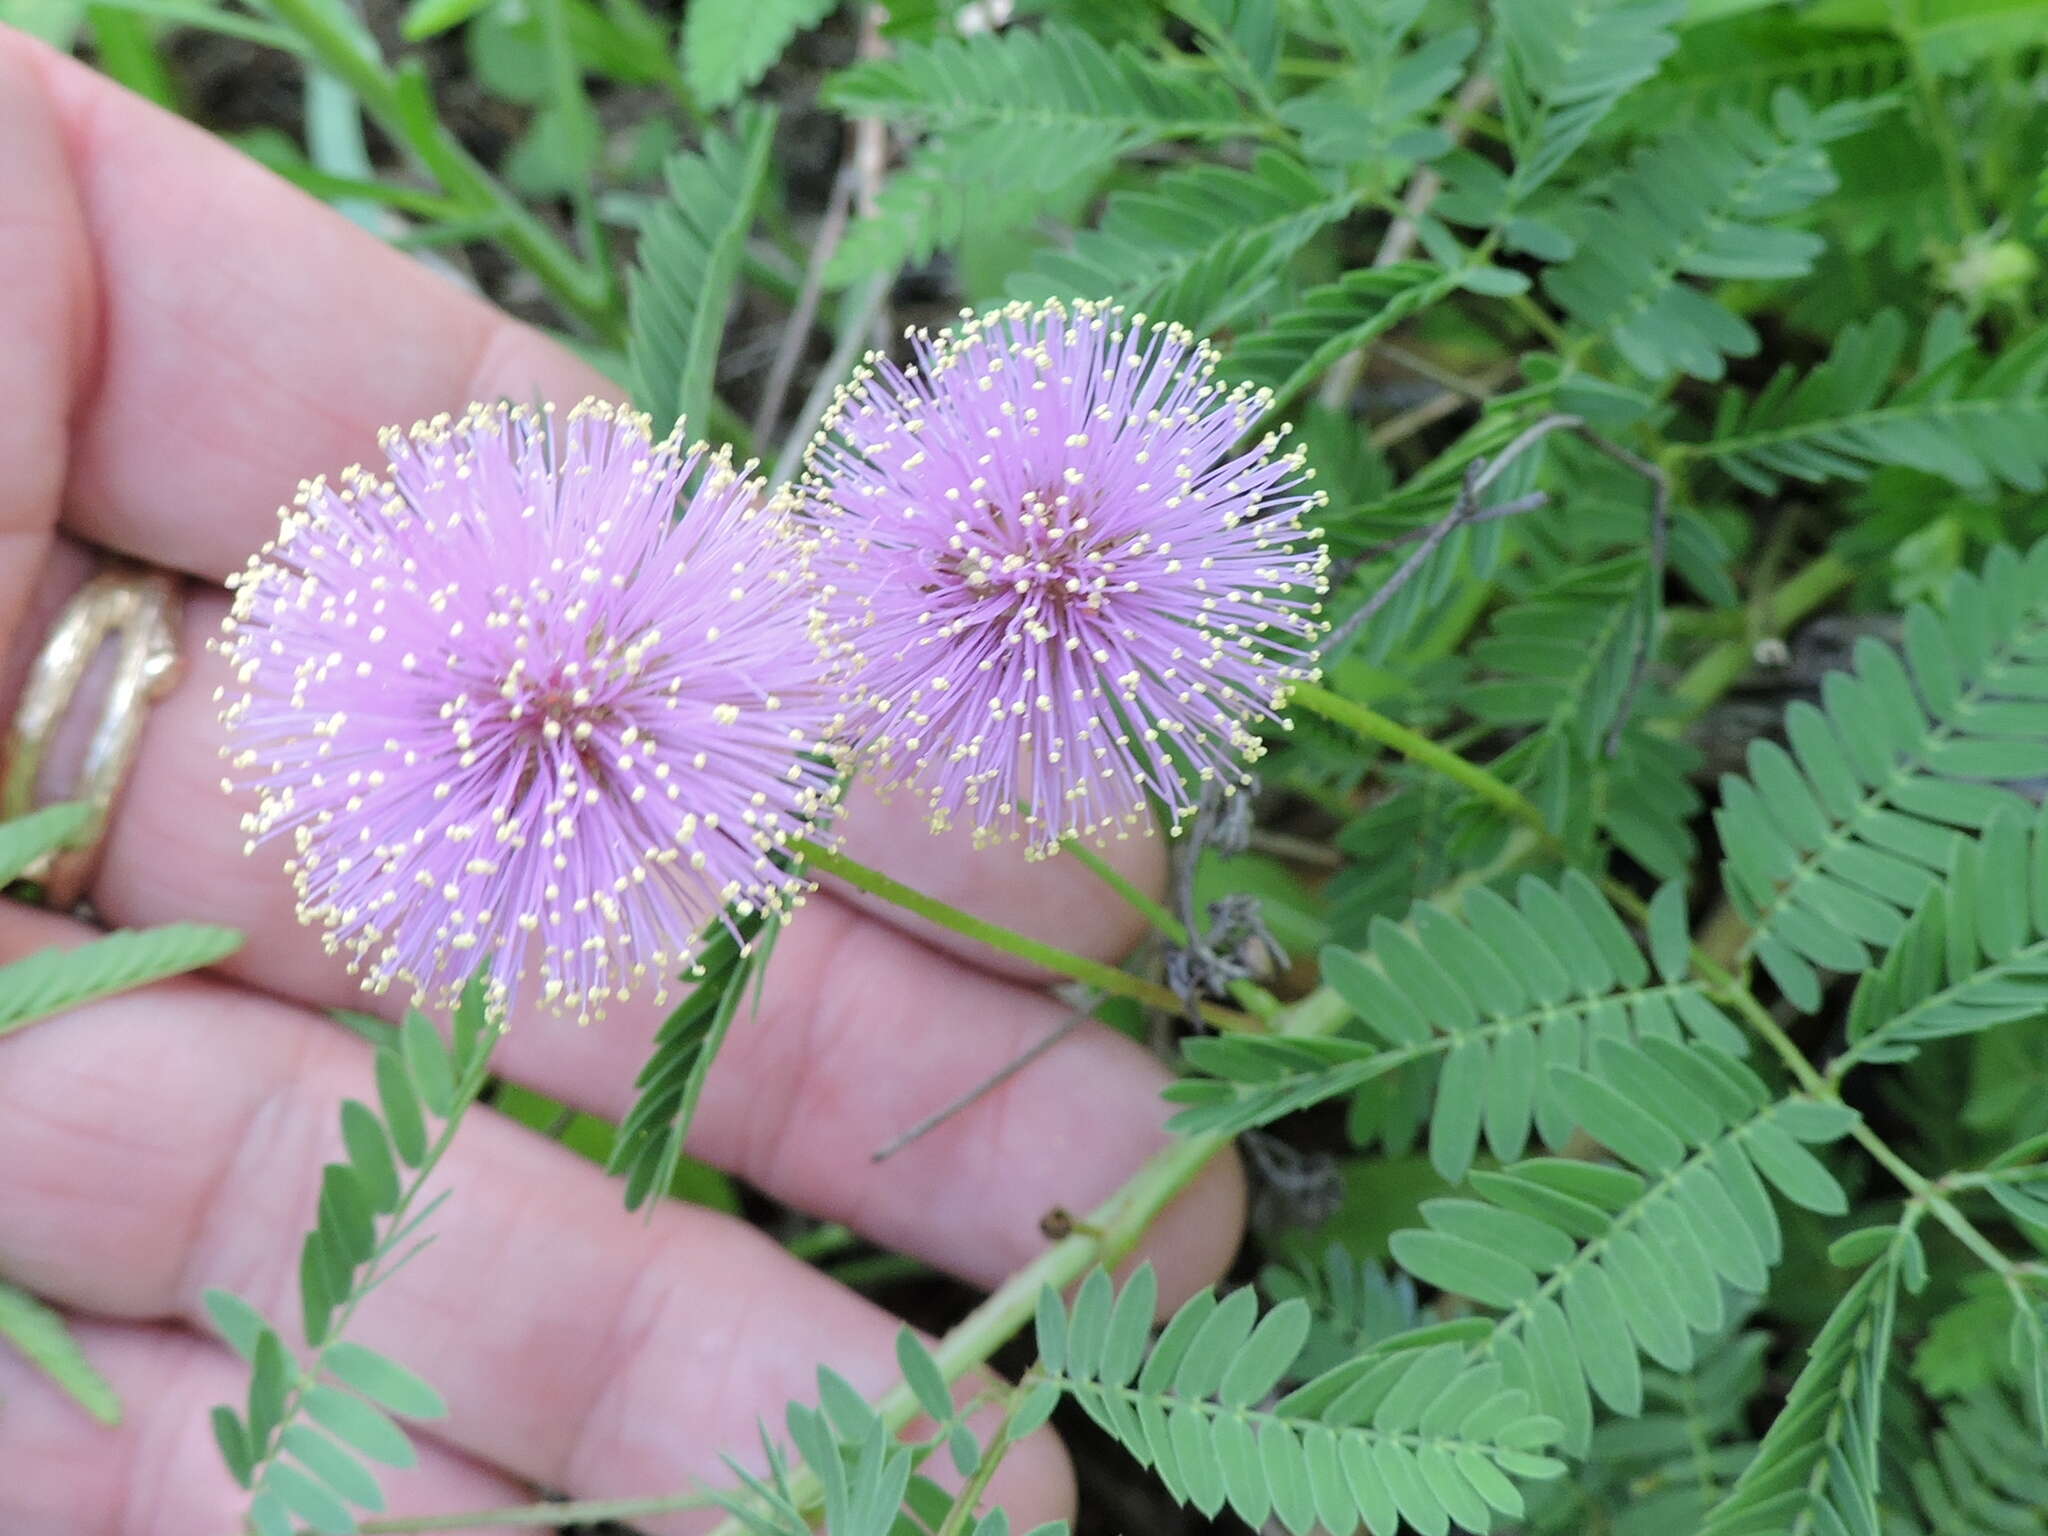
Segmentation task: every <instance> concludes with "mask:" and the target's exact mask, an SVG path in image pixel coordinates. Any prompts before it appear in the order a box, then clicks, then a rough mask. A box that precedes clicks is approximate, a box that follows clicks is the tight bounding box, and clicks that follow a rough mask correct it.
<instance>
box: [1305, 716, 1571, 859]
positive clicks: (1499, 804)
mask: <svg viewBox="0 0 2048 1536" xmlns="http://www.w3.org/2000/svg"><path fill="white" fill-rule="evenodd" d="M1294 702H1295V703H1297V704H1300V705H1302V706H1303V707H1305V708H1307V709H1308V710H1310V711H1312V712H1313V713H1315V714H1318V715H1321V716H1322V717H1323V718H1324V719H1325V720H1329V721H1332V722H1334V723H1335V724H1337V725H1341V726H1343V727H1345V728H1346V729H1347V730H1350V731H1351V732H1353V733H1354V734H1356V735H1359V736H1362V737H1364V738H1365V739H1366V740H1368V741H1376V742H1379V743H1380V744H1381V745H1382V746H1386V747H1391V748H1392V749H1393V750H1394V751H1396V752H1398V753H1400V754H1401V756H1403V757H1405V758H1407V759H1408V761H1409V762H1411V763H1414V764H1415V765H1416V766H1418V767H1421V768H1427V769H1429V770H1430V771H1431V772H1433V773H1438V774H1441V775H1443V777H1445V778H1447V779H1449V780H1451V781H1452V782H1453V783H1456V784H1461V785H1463V786H1464V787H1465V788H1466V789H1469V790H1471V791H1472V793H1473V794H1475V795H1477V796H1478V797H1479V798H1480V799H1482V800H1484V801H1486V802H1487V803H1488V804H1489V805H1492V806H1494V807H1495V808H1496V809H1498V810H1501V811H1504V812H1506V813H1507V814H1508V816H1510V817H1511V818H1513V819H1514V820H1516V821H1519V822H1520V823H1522V825H1523V826H1525V827H1528V828H1529V829H1530V830H1531V831H1532V832H1535V833H1536V834H1537V836H1538V837H1539V838H1540V839H1541V840H1542V841H1543V843H1544V844H1545V845H1546V846H1547V847H1549V848H1550V849H1552V850H1553V851H1555V850H1557V849H1558V848H1560V847H1561V845H1560V844H1559V842H1558V839H1557V835H1556V834H1555V833H1554V832H1552V831H1551V830H1550V824H1549V822H1548V821H1547V820H1545V818H1544V815H1543V812H1542V811H1540V810H1538V809H1537V808H1536V807H1535V805H1533V804H1532V803H1531V802H1530V801H1529V799H1528V797H1527V796H1525V795H1524V794H1523V793H1522V792H1521V791H1520V790H1518V789H1516V788H1515V787H1514V786H1513V785H1512V784H1509V783H1508V782H1507V781H1506V780H1504V779H1501V778H1498V777H1496V776H1495V775H1493V774H1491V773H1488V772H1487V771H1486V770H1485V769H1484V768H1481V767H1480V766H1479V765H1478V764H1476V763H1474V762H1471V761H1469V760H1468V759H1466V758H1463V757H1460V756H1459V755H1458V754H1457V753H1455V752H1453V751H1451V750H1450V748H1448V747H1442V746H1439V745H1437V743H1435V742H1433V741H1431V740H1430V739H1429V738H1428V737H1427V736H1425V735H1423V734H1422V733H1421V732H1420V731H1416V730H1411V729H1410V728H1409V727H1407V726H1405V725H1402V724H1401V723H1400V722H1399V721H1396V720H1389V719H1388V718H1387V717H1386V716H1385V715H1383V714H1381V713H1380V712H1379V711H1378V710H1375V709H1368V708H1367V707H1366V706H1365V705H1363V704H1359V703H1356V702H1354V701H1353V700H1351V699H1347V698H1345V697H1343V696H1342V695H1341V694H1336V693H1332V692H1331V691H1330V690H1329V689H1327V688H1324V687H1322V686H1321V685H1320V684H1317V683H1303V684H1301V685H1300V686H1299V687H1297V688H1296V689H1295V690H1294Z"/></svg>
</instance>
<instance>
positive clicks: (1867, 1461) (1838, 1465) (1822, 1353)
mask: <svg viewBox="0 0 2048 1536" xmlns="http://www.w3.org/2000/svg"><path fill="white" fill-rule="evenodd" d="M1900 1252H1901V1250H1900V1249H1899V1248H1896V1247H1895V1248H1894V1249H1892V1250H1891V1251H1890V1252H1889V1253H1888V1254H1887V1255H1886V1256H1885V1257H1884V1258H1883V1259H1881V1260H1879V1261H1878V1262H1877V1263H1876V1264H1873V1265H1872V1266H1871V1267H1870V1268H1869V1269H1868V1270H1866V1271H1864V1273H1863V1274H1862V1276H1861V1277H1859V1278H1858V1280H1857V1281H1856V1283H1855V1284H1854V1285H1853V1286H1851V1287H1850V1288H1849V1291H1848V1294H1846V1295H1845V1296H1843V1298H1842V1299H1841V1301H1840V1302H1838V1303H1837V1304H1836V1306H1835V1310H1834V1312H1833V1314H1832V1315H1831V1316H1830V1317H1829V1318H1828V1320H1827V1323H1826V1325H1825V1326H1824V1327H1823V1328H1822V1329H1821V1331H1820V1335H1819V1336H1818V1337H1817V1338H1816V1339H1815V1340H1814V1341H1813V1345H1812V1347H1811V1349H1810V1350H1809V1351H1808V1352H1807V1361H1806V1365H1805V1368H1804V1369H1803V1370H1801V1371H1800V1373H1799V1379H1798V1380H1797V1381H1795V1382H1794V1383H1793V1384H1792V1391H1791V1393H1790V1395H1789V1396H1788V1397H1787V1398H1786V1401H1785V1406H1784V1407H1783V1408H1782V1409H1780V1410H1779V1412H1778V1417H1777V1418H1776V1419H1775V1420H1774V1421H1773V1422H1772V1424H1771V1428H1770V1430H1769V1431H1768V1432H1767V1433H1766V1434H1765V1435H1764V1438H1763V1443H1762V1444H1761V1445H1760V1446H1759V1447H1758V1448H1757V1454H1756V1458H1755V1460H1753V1461H1752V1462H1750V1464H1749V1466H1748V1467H1747V1468H1745V1469H1744V1471H1743V1474H1742V1476H1741V1478H1740V1479H1739V1480H1737V1482H1736V1484H1735V1486H1734V1488H1732V1489H1731V1490H1730V1491H1729V1493H1728V1495H1727V1497H1726V1498H1724V1499H1723V1500H1722V1501H1721V1503H1720V1504H1718V1505H1717V1506H1716V1507H1715V1508H1714V1510H1713V1512H1712V1514H1711V1515H1710V1516H1709V1517H1708V1519H1707V1522H1706V1524H1705V1526H1704V1527H1702V1536H1741V1533H1747V1532H1752V1531H1756V1530H1758V1529H1761V1528H1766V1527H1765V1526H1763V1525H1762V1524H1760V1522H1768V1526H1767V1528H1768V1529H1771V1530H1774V1531H1783V1532H1785V1533H1786V1536H1836V1533H1838V1532H1845V1531H1876V1530H1878V1529H1879V1523H1878V1509H1877V1501H1878V1494H1879V1465H1878V1457H1879V1443H1880V1436H1881V1434H1882V1432H1883V1421H1884V1402H1883V1399H1884V1384H1885V1371H1886V1368H1887V1366H1888V1364H1889V1359H1890V1354H1891V1343H1892V1324H1893V1320H1894V1317H1895V1316H1896V1313H1897V1310H1898V1282H1899V1262H1898V1256H1899V1254H1900Z"/></svg>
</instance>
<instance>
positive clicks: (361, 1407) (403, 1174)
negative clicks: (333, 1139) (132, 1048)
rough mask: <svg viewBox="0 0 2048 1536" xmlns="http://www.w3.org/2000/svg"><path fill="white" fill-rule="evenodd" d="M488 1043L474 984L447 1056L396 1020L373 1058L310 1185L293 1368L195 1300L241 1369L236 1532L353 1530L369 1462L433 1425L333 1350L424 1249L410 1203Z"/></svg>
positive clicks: (264, 1340) (353, 1354) (391, 1387)
mask: <svg viewBox="0 0 2048 1536" xmlns="http://www.w3.org/2000/svg"><path fill="white" fill-rule="evenodd" d="M500 1028H501V1026H500V1025H499V1024H498V1023H497V1022H496V1021H494V1020H492V1019H491V1018H490V1017H489V1016H488V1008H487V1004H486V1002H485V997H484V989H483V984H482V981H481V980H480V979H479V980H475V981H472V982H471V983H470V986H469V987H468V989H467V990H466V991H465V992H464V994H463V997H462V1001H461V1004H460V1006H459V1007H458V1008H457V1009H456V1012H455V1017H454V1021H453V1026H452V1030H451V1037H452V1038H451V1040H450V1041H449V1042H446V1043H444V1042H443V1041H442V1039H441V1036H440V1034H439V1032H438V1031H437V1030H436V1029H435V1028H434V1026H433V1024H432V1023H431V1022H429V1021H428V1020H427V1019H426V1018H425V1017H424V1016H422V1015H420V1014H418V1013H412V1014H409V1015H407V1017H406V1020H405V1023H404V1025H403V1026H402V1027H401V1028H400V1029H399V1030H398V1031H396V1038H395V1039H394V1040H393V1041H391V1042H390V1043H388V1044H384V1045H381V1046H379V1047H378V1048H377V1053H376V1080H377V1096H378V1106H377V1107H376V1108H374V1109H373V1108H372V1107H371V1106H369V1105H367V1104H364V1103H361V1102H359V1101H357V1100H354V1099H351V1100H349V1101H347V1102H346V1103H344V1104H343V1105H342V1107H341V1134H342V1144H343V1146H344V1147H345V1148H346V1150H347V1156H346V1157H345V1159H344V1160H343V1161H340V1162H335V1163H329V1164H328V1165H327V1166H326V1167H325V1168H323V1169H322V1170H321V1175H320V1200H319V1212H318V1218H317V1220H316V1221H315V1223H314V1225H313V1227H312V1229H311V1230H310V1231H308V1232H307V1234H306V1238H305V1242H304V1244H303V1246H302V1248H301V1250H300V1256H299V1286H298V1291H299V1295H298V1302H299V1318H298V1325H299V1330H300V1333H301V1336H302V1337H303V1338H304V1340H305V1344H306V1349H307V1353H306V1355H305V1357H304V1358H303V1359H300V1358H297V1357H295V1356H294V1354H293V1352H292V1350H291V1346H290V1345H289V1344H287V1343H286V1341H285V1335H284V1334H283V1333H282V1332H281V1331H280V1330H279V1329H278V1328H277V1327H276V1326H275V1325H274V1324H273V1323H272V1322H271V1321H270V1320H269V1319H267V1318H266V1317H264V1316H263V1314H262V1313H261V1312H259V1311H258V1310H257V1309H256V1308H255V1307H253V1306H251V1305H250V1304H249V1303H248V1302H247V1301H245V1300H243V1299H242V1298H241V1297H239V1296H237V1295H235V1294H234V1293H233V1292H231V1291H224V1290H209V1291H208V1292H207V1293H206V1297H205V1300H206V1310H207V1313H208V1315H209V1316H210V1317H211V1319H212V1320H213V1325H214V1327H215V1328H216V1329H217V1330H218V1331H219V1333H220V1335H221V1337H222V1338H223V1339H224V1340H226V1342H227V1343H228V1345H229V1347H230V1348H232V1349H233V1350H234V1351H235V1353H236V1354H238V1355H240V1356H241V1357H242V1359H243V1360H244V1361H245V1362H247V1364H248V1366H249V1369H250V1376H249V1391H248V1395H247V1398H246V1400H245V1401H244V1403H243V1404H242V1405H241V1406H240V1408H239V1410H238V1409H237V1407H236V1406H234V1405H231V1404H226V1403H223V1404H221V1405H219V1406H217V1407H216V1408H215V1409H214V1410H213V1432H214V1443H215V1445H216V1446H217V1447H218V1448H219V1450H220V1455H221V1460H222V1461H223V1463H225V1465H226V1466H227V1469H228V1472H229V1475H230V1476H232V1477H233V1478H234V1479H235V1481H236V1482H237V1483H238V1484H239V1485H240V1486H241V1487H243V1488H245V1489H248V1490H249V1492H250V1495H251V1499H250V1504H249V1521H250V1523H251V1525H252V1526H253V1527H254V1528H255V1529H256V1530H257V1531H259V1532H261V1533H263V1536H270V1533H271V1532H274V1531H277V1532H289V1531H292V1530H294V1529H295V1528H296V1526H295V1522H303V1523H304V1524H306V1525H309V1526H311V1527H312V1528H313V1529H314V1530H316V1531H320V1532H340V1533H348V1532H352V1531H354V1530H355V1529H356V1516H355V1514H354V1512H353V1511H354V1509H356V1508H360V1509H366V1510H369V1511H372V1512H376V1511H379V1510H382V1509H383V1508H384V1497H383V1493H382V1491H381V1489H380V1487H379V1485H378V1482H377V1477H376V1474H375V1473H374V1472H373V1471H372V1470H371V1468H370V1467H369V1465H368V1463H369V1462H378V1463H381V1464H383V1465H386V1466H392V1467H401V1468H402V1467H410V1466H412V1465H413V1464H414V1462H415V1460H416V1455H415V1452H414V1450H413V1447H412V1443H411V1441H410V1440H409V1439H408V1438H407V1437H406V1434H405V1431H404V1430H403V1429H402V1428H400V1427H399V1425H398V1423H397V1422H396V1419H397V1418H409V1419H437V1418H441V1417H443V1416H444V1415H445V1414H446V1413H447V1408H446V1406H445V1405H444V1404H443V1403H442V1401H441V1396H440V1394H439V1393H438V1392H436V1391H435V1390H434V1389H433V1388H432V1387H431V1386H429V1385H428V1384H427V1383H426V1382H425V1381H423V1380H421V1379H420V1378H419V1377H418V1376H416V1375H414V1374H413V1372H412V1371H410V1370H408V1369H407V1368H406V1367H405V1366H403V1365H401V1364H399V1363H398V1362H397V1361H396V1360H393V1359H390V1358H389V1357H388V1356H385V1355H382V1354H380V1353H378V1352H377V1351H375V1350H373V1349H370V1348H369V1347H368V1346H366V1345H363V1344H359V1343H357V1342H355V1341H354V1340H352V1339H349V1338H346V1337H345V1336H344V1335H345V1334H346V1332H347V1329H348V1326H349V1324H350V1322H351V1321H352V1320H353V1319H354V1317H355V1313H356V1309H357V1308H358V1307H359V1306H360V1305H361V1304H362V1302H363V1300H364V1299H365V1298H366V1297H367V1296H368V1295H369V1294H370V1293H371V1291H373V1290H374V1289H375V1288H376V1287H377V1286H378V1285H380V1284H381V1283H383V1281H385V1280H386V1279H388V1278H389V1277H390V1276H391V1275H392V1274H394V1273H395V1272H396V1271H397V1270H398V1269H399V1268H400V1267H402V1266H403V1265H405V1264H406V1263H408V1262H410V1261H411V1260H412V1259H413V1258H414V1257H415V1256H416V1255H417V1254H418V1253H419V1252H420V1251H421V1250H422V1249H423V1248H424V1247H426V1245H427V1243H428V1242H429V1241H430V1239H426V1238H422V1237H421V1236H420V1231H421V1229H422V1227H424V1225H425V1224H426V1223H427V1221H429V1220H430V1219H431V1218H432V1216H433V1213H434V1212H435V1210H437V1209H438V1208H439V1206H440V1204H441V1199H444V1198H446V1197H445V1196H442V1197H439V1198H436V1199H434V1200H431V1201H426V1202H425V1203H422V1201H421V1194H422V1191H423V1190H424V1188H425V1185H426V1183H427V1181H428V1179H429V1178H430V1177H431V1176H432V1175H433V1173H434V1170H435V1168H436V1167H437V1166H438V1165H439V1163H440V1160H441V1158H442V1155H443V1154H444V1153H445V1152H446V1151H447V1149H448V1146H449V1144H450V1143H451V1142H452V1141H453V1139H454V1136H455V1131H456V1128H457V1127H458V1126H459V1125H460V1124H461V1122H462V1118H463V1115H464V1114H465V1113H466V1111H467V1110H468V1109H469V1107H470V1105H471V1104H472V1103H474V1102H475V1099H476V1096H477V1093H478V1091H479V1090H480V1089H481V1088H482V1087H483V1084H484V1080H485V1076H486V1073H487V1071H488V1069H489V1065H490V1058H491V1050H492V1047H493V1046H495V1045H496V1043H497V1038H498V1035H499V1032H500ZM434 1122H439V1125H438V1128H434V1126H433V1123H434Z"/></svg>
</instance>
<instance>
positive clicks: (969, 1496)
mask: <svg viewBox="0 0 2048 1536" xmlns="http://www.w3.org/2000/svg"><path fill="white" fill-rule="evenodd" d="M1033 1385H1034V1380H1033V1377H1031V1376H1026V1377H1025V1378H1024V1380H1022V1381H1020V1382H1018V1383H1017V1385H1016V1386H1015V1387H1014V1388H1012V1389H1011V1390H1010V1391H1009V1392H1008V1393H1006V1394H1005V1396H1006V1398H1007V1399H1008V1401H1007V1402H1006V1404H1005V1405H1004V1409H1003V1423H1002V1427H1001V1428H1000V1429H998V1430H997V1431H996V1433H995V1438H994V1439H992V1440H990V1441H989V1443H988V1449H987V1450H986V1451H984V1452H983V1453H982V1457H981V1465H980V1466H978V1467H976V1468H975V1469H974V1476H972V1477H970V1478H969V1479H968V1480H967V1484H966V1486H965V1487H963V1488H962V1489H961V1490H960V1493H959V1496H958V1497H957V1498H955V1499H954V1500H953V1507H952V1508H951V1509H949V1510H947V1511H946V1519H945V1523H944V1524H942V1525H941V1526H940V1527H939V1529H938V1532H937V1536H961V1533H962V1532H963V1531H965V1530H966V1529H967V1522H968V1521H970V1520H972V1519H973V1518H974V1509H975V1506H976V1505H977V1504H979V1503H980V1502H981V1496H982V1495H983V1494H984V1493H986V1492H988V1485H989V1483H990V1482H991V1481H992V1480H993V1479H994V1478H995V1475H996V1468H997V1467H1000V1466H1001V1465H1002V1464H1003V1458H1004V1457H1005V1456H1007V1455H1008V1454H1009V1452H1010V1423H1011V1421H1012V1420H1013V1419H1015V1418H1016V1416H1017V1409H1018V1408H1019V1407H1021V1406H1022V1404H1023V1402H1024V1399H1025V1397H1026V1395H1028V1394H1029V1392H1030V1390H1031V1388H1032V1386H1033Z"/></svg>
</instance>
